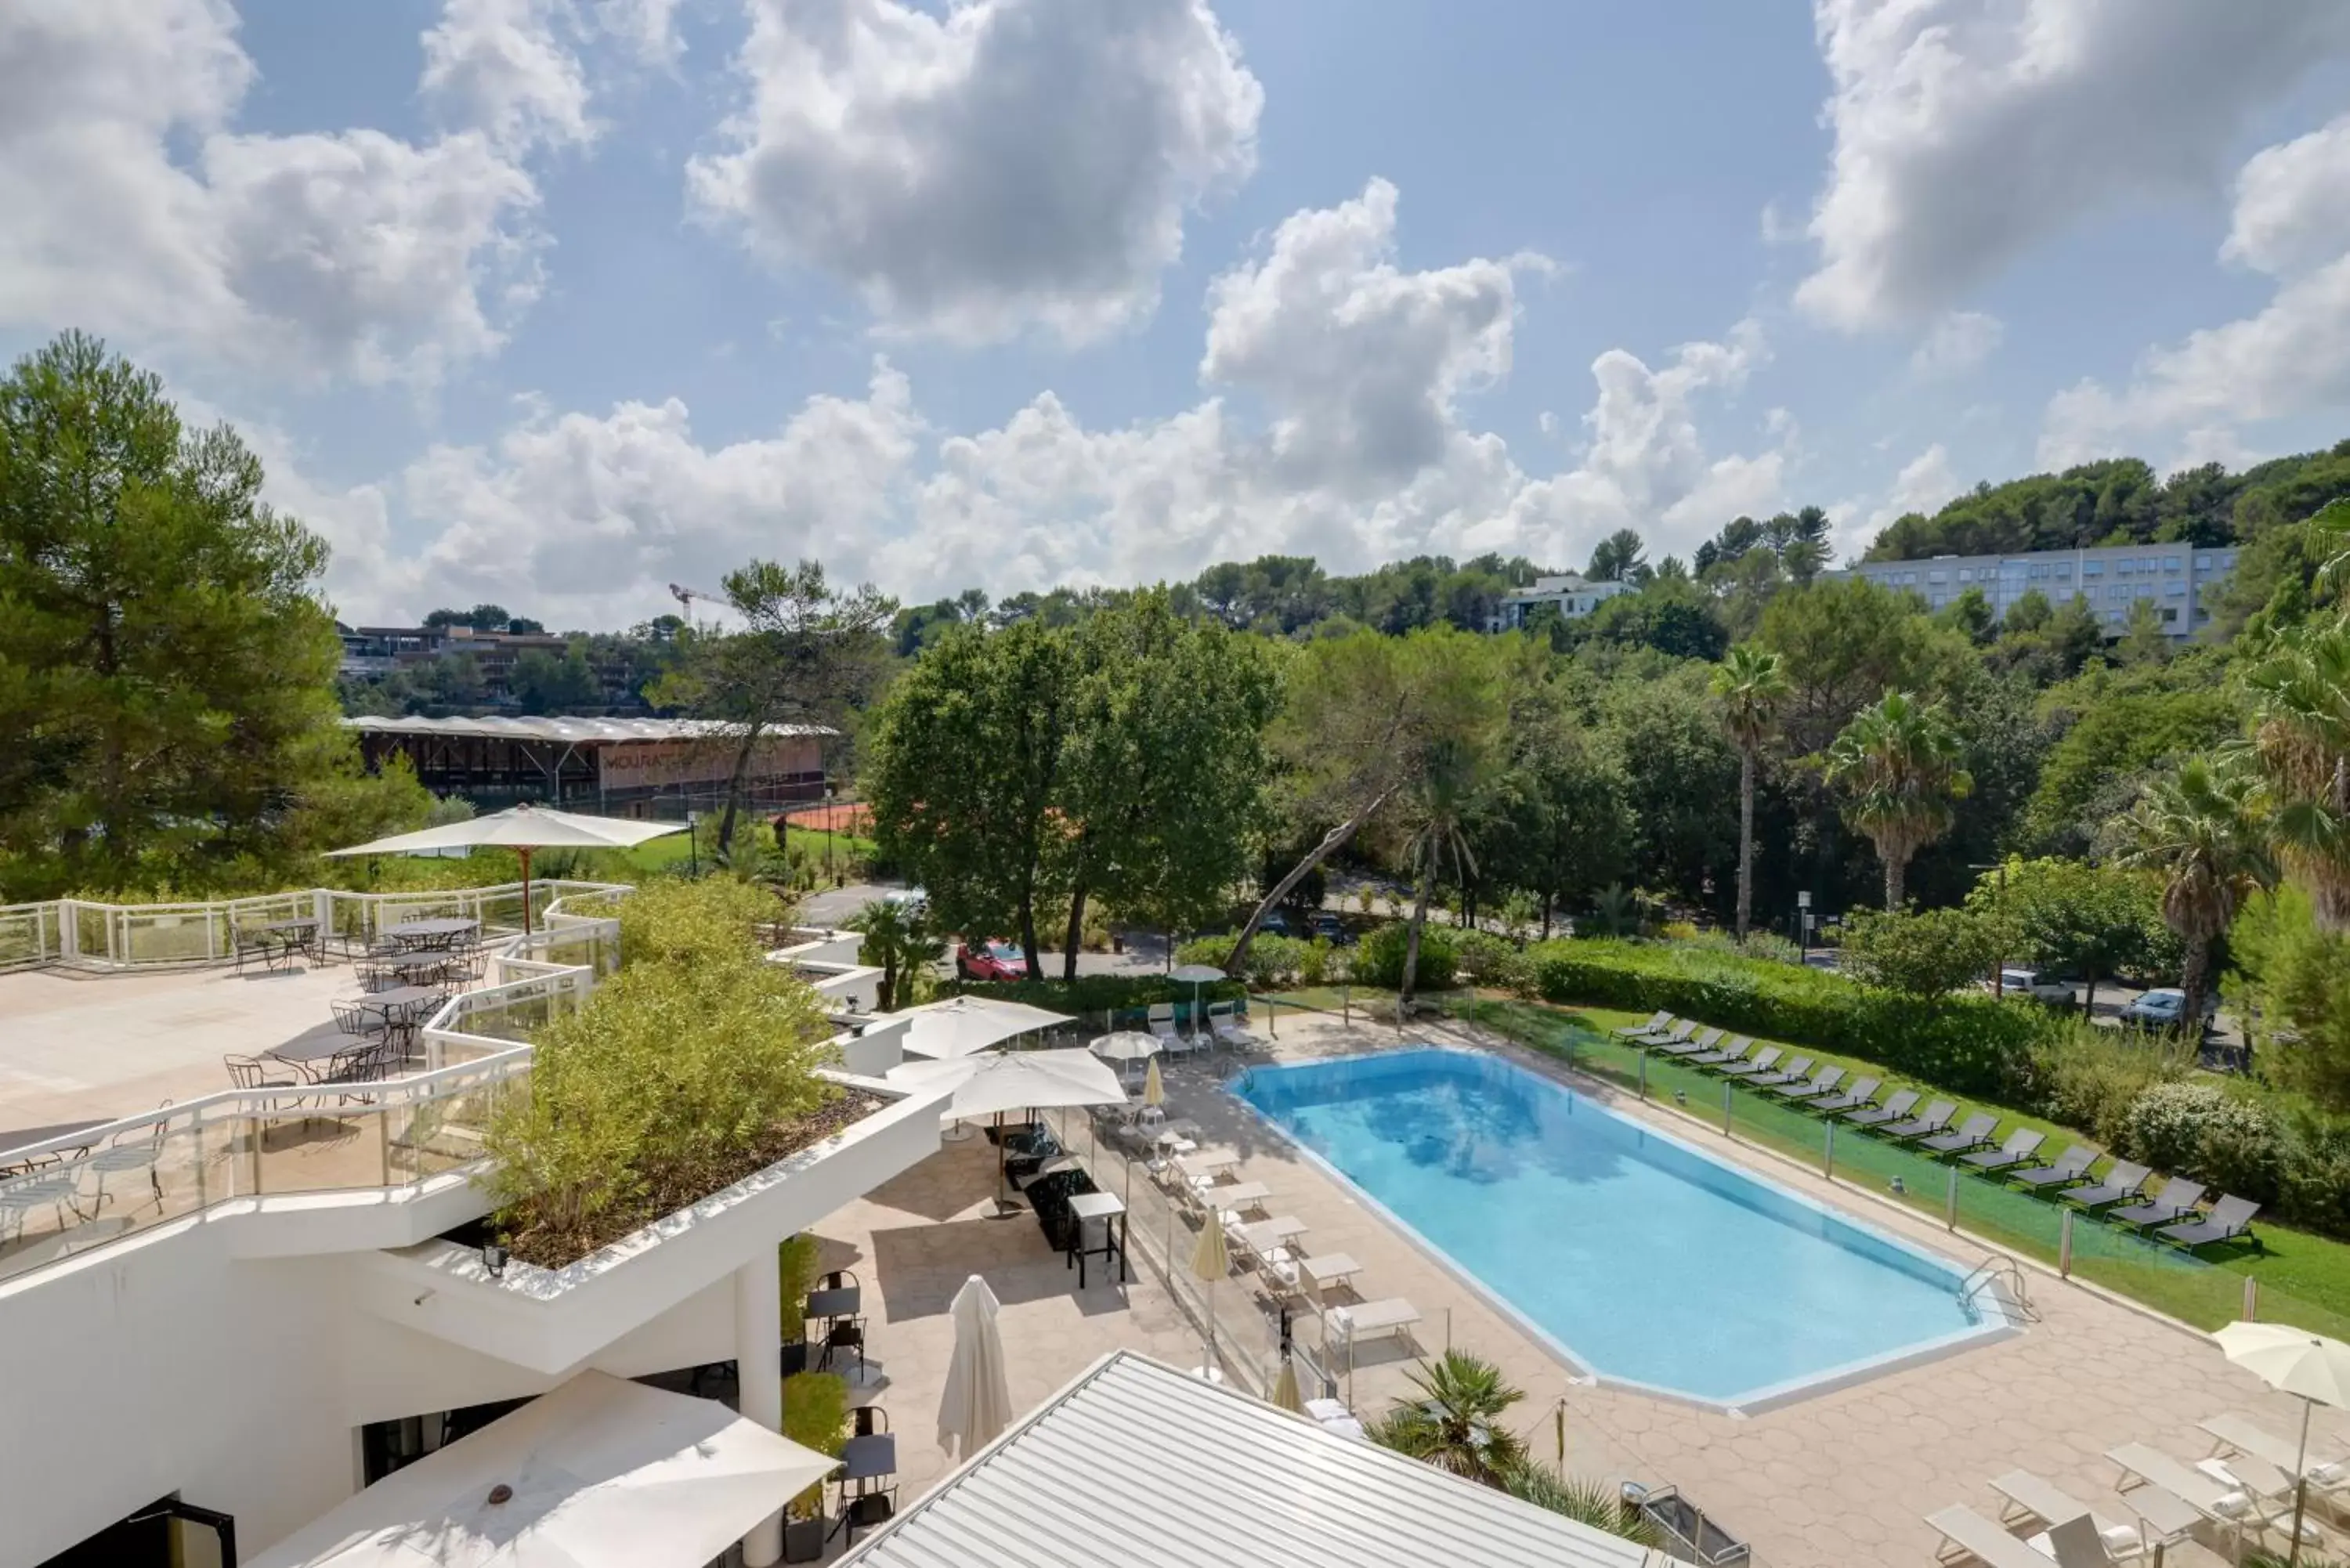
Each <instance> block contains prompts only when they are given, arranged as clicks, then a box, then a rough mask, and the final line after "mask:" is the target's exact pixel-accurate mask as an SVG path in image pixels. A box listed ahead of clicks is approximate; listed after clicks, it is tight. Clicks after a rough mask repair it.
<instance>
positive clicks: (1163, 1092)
mask: <svg viewBox="0 0 2350 1568" xmlns="http://www.w3.org/2000/svg"><path fill="white" fill-rule="evenodd" d="M1142 1103H1143V1104H1144V1105H1146V1106H1163V1105H1165V1104H1166V1103H1167V1081H1166V1080H1165V1079H1164V1078H1161V1077H1160V1076H1159V1059H1158V1058H1157V1057H1156V1056H1154V1057H1152V1058H1151V1059H1150V1070H1149V1072H1148V1073H1146V1074H1144V1075H1143V1078H1142Z"/></svg>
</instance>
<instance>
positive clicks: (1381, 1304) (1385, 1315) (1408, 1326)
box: [1327, 1296, 1419, 1345]
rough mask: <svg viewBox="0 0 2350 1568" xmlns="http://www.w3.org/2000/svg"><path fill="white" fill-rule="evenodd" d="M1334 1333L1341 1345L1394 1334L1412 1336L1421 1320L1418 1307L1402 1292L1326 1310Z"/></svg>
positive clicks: (1330, 1329) (1333, 1335)
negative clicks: (1404, 1296)
mask: <svg viewBox="0 0 2350 1568" xmlns="http://www.w3.org/2000/svg"><path fill="white" fill-rule="evenodd" d="M1327 1317H1328V1324H1329V1332H1330V1334H1331V1336H1332V1337H1333V1338H1334V1339H1335V1340H1336V1342H1337V1343H1339V1344H1341V1345H1360V1344H1361V1343H1362V1342H1363V1341H1364V1340H1367V1339H1381V1338H1385V1337H1388V1336H1389V1335H1393V1334H1402V1335H1405V1336H1407V1337H1409V1334H1410V1333H1411V1330H1412V1325H1413V1324H1417V1323H1418V1322H1419V1308H1418V1307H1416V1306H1414V1305H1412V1304H1411V1303H1409V1302H1408V1301H1406V1300H1404V1299H1403V1297H1401V1296H1387V1297H1384V1298H1382V1299H1381V1300H1378V1301H1375V1302H1364V1303H1361V1304H1359V1305H1357V1306H1335V1307H1332V1308H1331V1309H1330V1311H1329V1313H1328V1314H1327Z"/></svg>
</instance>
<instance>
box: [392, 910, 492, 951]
mask: <svg viewBox="0 0 2350 1568" xmlns="http://www.w3.org/2000/svg"><path fill="white" fill-rule="evenodd" d="M480 929H482V922H481V921H479V920H461V919H456V918H455V917H453V916H445V915H441V916H434V917H432V919H422V920H402V921H401V922H400V924H398V925H396V926H392V927H389V928H387V929H385V931H384V933H383V934H384V936H385V937H386V938H387V939H389V940H391V941H392V942H394V943H396V944H398V945H399V946H400V947H403V948H409V949H415V948H445V947H451V946H453V945H455V943H456V941H457V940H458V939H459V938H461V937H469V936H472V935H473V933H474V932H476V931H478V930H480Z"/></svg>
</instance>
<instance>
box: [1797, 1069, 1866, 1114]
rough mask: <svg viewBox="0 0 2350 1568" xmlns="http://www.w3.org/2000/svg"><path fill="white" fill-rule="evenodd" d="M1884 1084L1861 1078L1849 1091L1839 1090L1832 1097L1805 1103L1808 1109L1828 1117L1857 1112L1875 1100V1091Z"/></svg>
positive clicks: (1827, 1096)
mask: <svg viewBox="0 0 2350 1568" xmlns="http://www.w3.org/2000/svg"><path fill="white" fill-rule="evenodd" d="M1884 1082H1885V1080H1884V1079H1882V1078H1862V1079H1860V1080H1858V1081H1857V1082H1856V1083H1855V1084H1854V1085H1852V1087H1851V1088H1849V1089H1839V1090H1837V1091H1836V1092H1835V1094H1833V1095H1826V1096H1822V1097H1820V1098H1819V1099H1816V1100H1812V1101H1809V1102H1807V1104H1808V1107H1809V1108H1810V1109H1812V1110H1815V1111H1825V1112H1827V1113H1829V1114H1830V1115H1835V1113H1837V1112H1840V1111H1853V1110H1858V1109H1859V1108H1860V1107H1861V1106H1866V1105H1868V1104H1870V1103H1871V1102H1873V1101H1874V1100H1875V1099H1876V1098H1877V1089H1878V1088H1879V1087H1880V1086H1881V1085H1883V1084H1884Z"/></svg>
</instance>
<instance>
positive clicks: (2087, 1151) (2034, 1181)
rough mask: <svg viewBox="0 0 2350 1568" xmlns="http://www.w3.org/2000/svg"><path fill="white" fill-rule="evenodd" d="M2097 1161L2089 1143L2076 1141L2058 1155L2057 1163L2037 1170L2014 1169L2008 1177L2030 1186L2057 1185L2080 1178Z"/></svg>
mask: <svg viewBox="0 0 2350 1568" xmlns="http://www.w3.org/2000/svg"><path fill="white" fill-rule="evenodd" d="M2096 1162H2097V1151H2096V1150H2095V1149H2094V1148H2091V1147H2089V1146H2088V1145H2087V1144H2085V1143H2076V1144H2074V1146H2073V1147H2070V1148H2068V1149H2066V1150H2065V1151H2064V1153H2063V1154H2062V1155H2060V1156H2058V1157H2057V1159H2056V1163H2055V1164H2054V1165H2043V1166H2042V1167H2041V1168H2039V1169H2037V1170H2018V1171H2014V1172H2012V1173H2011V1174H2010V1175H2009V1177H2008V1179H2009V1180H2010V1181H2021V1182H2022V1183H2024V1184H2025V1185H2026V1186H2028V1187H2055V1186H2058V1185H2060V1184H2063V1183H2065V1182H2074V1181H2078V1180H2080V1179H2081V1178H2082V1177H2084V1176H2085V1175H2087V1174H2088V1171H2089V1167H2091V1166H2093V1165H2095V1164H2096Z"/></svg>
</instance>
